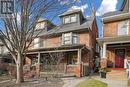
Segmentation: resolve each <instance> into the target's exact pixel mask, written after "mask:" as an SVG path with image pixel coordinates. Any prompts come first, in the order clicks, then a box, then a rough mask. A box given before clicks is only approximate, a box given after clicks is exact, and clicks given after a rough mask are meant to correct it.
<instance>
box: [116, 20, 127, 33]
mask: <svg viewBox="0 0 130 87" xmlns="http://www.w3.org/2000/svg"><path fill="white" fill-rule="evenodd" d="M127 33H128V21H122V22H120V23H119V24H118V35H127Z"/></svg>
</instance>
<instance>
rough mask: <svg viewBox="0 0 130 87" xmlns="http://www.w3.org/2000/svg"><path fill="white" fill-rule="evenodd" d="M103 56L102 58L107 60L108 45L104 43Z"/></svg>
mask: <svg viewBox="0 0 130 87" xmlns="http://www.w3.org/2000/svg"><path fill="white" fill-rule="evenodd" d="M102 51H103V54H102V58H106V43H103V49H102Z"/></svg>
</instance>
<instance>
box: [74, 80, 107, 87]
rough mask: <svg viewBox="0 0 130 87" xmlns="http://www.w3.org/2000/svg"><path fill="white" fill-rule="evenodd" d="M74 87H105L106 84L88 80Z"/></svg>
mask: <svg viewBox="0 0 130 87" xmlns="http://www.w3.org/2000/svg"><path fill="white" fill-rule="evenodd" d="M76 87H107V84H106V83H104V82H101V81H98V80H94V79H89V80H85V81H83V82H81V83H79V84H78V85H77V86H76Z"/></svg>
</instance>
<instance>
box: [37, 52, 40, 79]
mask: <svg viewBox="0 0 130 87" xmlns="http://www.w3.org/2000/svg"><path fill="white" fill-rule="evenodd" d="M37 57H38V62H37V64H36V76H37V77H40V52H38V55H37Z"/></svg>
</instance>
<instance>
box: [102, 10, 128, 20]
mask: <svg viewBox="0 0 130 87" xmlns="http://www.w3.org/2000/svg"><path fill="white" fill-rule="evenodd" d="M120 16H122V17H123V18H125V17H127V16H128V18H130V12H127V13H122V14H118V15H112V16H108V17H103V18H102V20H103V21H104V20H109V19H111V18H115V17H120ZM123 18H122V19H123ZM110 21H111V20H110Z"/></svg>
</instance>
